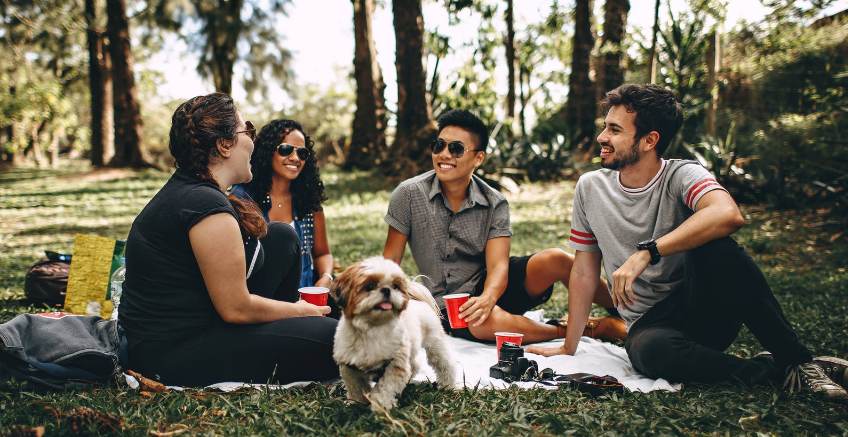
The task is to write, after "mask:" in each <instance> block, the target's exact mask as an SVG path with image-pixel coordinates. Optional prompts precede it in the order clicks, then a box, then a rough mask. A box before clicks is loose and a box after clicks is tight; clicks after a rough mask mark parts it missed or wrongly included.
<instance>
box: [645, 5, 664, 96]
mask: <svg viewBox="0 0 848 437" xmlns="http://www.w3.org/2000/svg"><path fill="white" fill-rule="evenodd" d="M661 1H662V0H657V2H656V3H654V27H653V28H652V29H651V51H650V52H648V70H647V71H648V83H655V82H656V81H657V36H658V35H659V33H660V3H661Z"/></svg>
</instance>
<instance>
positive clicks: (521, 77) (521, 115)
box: [518, 67, 530, 137]
mask: <svg viewBox="0 0 848 437" xmlns="http://www.w3.org/2000/svg"><path fill="white" fill-rule="evenodd" d="M529 75H530V73H529V72H528V71H527V70H526V69H525V68H523V67H519V69H518V91H519V93H520V98H519V101H520V102H521V109H520V110H519V111H518V125H519V126H520V128H521V136H522V137H526V136H527V124H526V121H525V118H526V116H525V114H526V112H527V102H528V101H529V100H530V95H529V91H530V90H529V89H528V90H527V92H525V82H526V83H527V85H526V87H527V88H529V87H530V80H529V78H528V76H529Z"/></svg>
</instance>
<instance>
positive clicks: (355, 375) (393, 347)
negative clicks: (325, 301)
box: [330, 257, 455, 410]
mask: <svg viewBox="0 0 848 437" xmlns="http://www.w3.org/2000/svg"><path fill="white" fill-rule="evenodd" d="M330 293H331V294H332V296H333V298H334V299H335V300H336V302H337V303H338V304H339V306H340V307H341V309H342V317H341V320H340V321H339V326H338V328H337V330H336V336H335V344H334V346H333V358H334V359H335V361H336V363H337V364H338V365H339V371H340V373H341V375H342V379H344V383H345V387H346V388H347V397H348V399H350V400H352V401H356V402H360V403H364V404H368V403H369V400H370V402H371V409H372V410H378V409H383V410H391V409H392V408H394V407H396V406H397V398H398V396H399V395H400V394H401V392H402V391H403V389H404V387H406V385H407V384H408V383H409V381H410V379H412V377H413V376H415V374H417V373H418V364H417V362H416V360H415V356H416V354H417V353H418V350H419V349H420V348H421V347H423V348H424V350H426V352H427V362H428V363H430V366H432V367H433V369H434V370H435V371H436V380H437V382H438V383H439V385H440V386H442V387H452V386H453V385H454V378H455V372H454V366H453V360H452V359H451V357H450V352H449V350H448V345H447V341H446V337H447V336H446V334H445V332H444V330H442V324H441V322H440V320H439V318H440V312H439V309H438V307H437V306H436V302H435V300H433V296H432V295H431V294H430V292H429V291H428V290H427V288H426V287H424V286H423V285H421V284H417V283H415V282H412V281H410V280H409V278H407V277H406V275H404V273H403V270H401V268H400V267H399V266H398V265H397V264H396V263H394V262H393V261H391V260H387V259H384V258H382V257H374V258H368V259H366V260H364V261H362V262H359V263H357V264H354V265H352V266H350V267H349V268H348V269H347V270H345V271H344V272H343V273H342V274H341V275H339V277H338V278H336V280H335V282H333V285H332V288H331V291H330ZM372 382H376V384H375V385H374V387H373V389H372V387H371V383H372ZM369 393H370V395H369Z"/></svg>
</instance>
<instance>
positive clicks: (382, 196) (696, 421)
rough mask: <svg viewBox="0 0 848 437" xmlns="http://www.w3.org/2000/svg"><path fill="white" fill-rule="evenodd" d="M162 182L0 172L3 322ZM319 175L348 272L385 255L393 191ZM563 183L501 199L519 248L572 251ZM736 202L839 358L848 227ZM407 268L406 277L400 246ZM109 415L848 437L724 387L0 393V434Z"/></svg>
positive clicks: (377, 182)
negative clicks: (376, 394)
mask: <svg viewBox="0 0 848 437" xmlns="http://www.w3.org/2000/svg"><path fill="white" fill-rule="evenodd" d="M168 176H169V174H168V173H162V172H159V171H155V170H149V171H144V172H132V171H130V172H127V171H123V170H99V171H96V172H90V169H89V168H88V167H87V166H86V165H84V164H74V165H72V166H69V167H68V168H66V169H63V170H36V169H31V168H30V169H27V168H24V169H11V170H7V171H5V172H2V173H0V199H2V200H0V322H5V321H8V320H10V319H11V318H13V317H14V316H15V315H17V314H20V313H27V312H39V311H45V310H46V308H39V307H35V306H32V305H29V304H27V303H26V302H25V301H24V300H23V297H24V295H23V284H24V277H25V274H26V271H27V269H28V267H29V266H30V265H32V264H33V263H35V262H36V261H37V260H39V259H41V258H42V257H43V254H44V251H45V250H54V251H57V252H67V253H70V252H71V251H72V250H73V241H74V237H75V234H76V233H78V232H79V233H86V234H96V235H101V236H106V237H111V238H118V239H125V238H126V236H127V233H128V232H129V229H130V226H131V224H132V220H133V218H134V217H135V216H136V214H138V212H139V211H141V209H142V208H143V207H144V205H145V204H146V203H147V201H148V200H149V199H150V198H151V197H152V196H153V195H154V194H155V193H156V192H157V191H158V189H159V188H160V187H161V186H162V185H163V184H164V182H165V181H166V180H167V178H168ZM323 177H324V182H325V184H326V187H327V194H328V196H329V197H330V200H329V201H328V203H327V204H326V208H325V211H326V214H327V217H328V226H329V233H330V243H331V247H332V250H333V254H334V255H335V257H336V260H337V262H339V263H340V264H341V265H343V266H347V265H350V264H351V263H353V262H355V261H358V260H361V259H362V258H364V257H367V256H372V255H378V254H380V253H381V252H382V247H383V243H384V242H385V238H386V225H385V223H384V222H383V221H382V217H383V215H384V214H385V212H386V207H387V205H388V199H389V194H390V193H391V190H392V188H393V187H394V184H393V183H391V182H387V181H385V180H384V179H382V178H379V177H373V176H369V175H366V174H345V173H340V172H335V171H326V172H324V175H323ZM572 189H573V183H570V182H563V183H557V184H526V185H522V186H521V189H520V191H519V192H516V193H505V194H507V197H508V198H509V200H510V205H511V213H512V226H513V231H514V234H515V235H514V236H513V239H512V254H513V255H521V254H528V253H532V252H534V251H537V250H539V249H543V248H547V247H565V242H566V239H567V237H568V230H569V224H570V216H571V199H572ZM742 209H743V214H744V215H745V217H746V220H747V221H748V225H747V226H746V227H745V228H744V229H743V230H742V231H740V232H739V233H738V234H737V235H736V238H737V240H738V241H740V242H741V243H742V244H743V245H745V246H746V247H748V248H749V251H750V252H751V255H752V256H753V257H754V258H755V259H756V260H757V262H758V263H759V264H760V266H761V267H762V268H763V271H764V272H765V274H766V277H767V278H768V280H769V282H770V283H771V285H772V287H773V288H774V292H775V294H776V295H777V298H778V300H779V301H780V302H781V304H782V305H783V309H784V311H785V312H786V314H787V317H788V318H789V320H790V321H791V322H792V323H793V325H794V326H795V328H796V330H797V333H798V336H799V337H800V339H801V340H802V341H803V342H804V343H806V344H807V345H808V346H809V347H810V349H811V350H812V352H813V354H814V355H835V356H840V357H843V358H845V357H848V317H846V314H848V311H846V310H848V272H846V262H845V260H846V259H848V237H846V235H848V233H846V234H842V230H840V229H836V228H829V227H828V226H829V225H827V224H825V223H824V222H826V220H825V218H824V217H823V215H824V214H825V213H827V211H824V210H821V211H817V210H797V211H769V210H766V209H764V208H761V207H751V206H743V208H742ZM403 267H404V269H405V270H406V271H407V272H408V273H410V274H412V273H414V272H415V268H414V265H413V263H412V259H411V256H409V255H408V254H407V256H406V257H405V259H404V263H403ZM546 309H547V310H548V311H549V314H553V315H559V314H561V313H563V312H564V311H565V310H566V309H567V299H566V294H565V289H564V287H562V286H561V285H557V288H556V290H555V292H554V298H553V299H552V300H551V302H549V303H548V304H547V305H546ZM750 310H751V311H757V309H756V308H751V309H750ZM598 314H603V311H602V310H599V312H598ZM722 316H723V315H722V314H716V317H722ZM760 350H761V348H760V346H759V344H758V343H757V342H756V340H755V339H754V338H753V337H752V336H751V335H750V334H749V333H748V332H747V331H745V330H744V329H743V333H742V334H741V335H740V337H739V339H738V340H737V342H736V343H735V344H734V345H733V346H732V347H731V350H730V352H732V353H735V354H738V355H740V356H742V357H751V356H753V355H754V354H756V353H757V352H759V351H760ZM293 359H296V357H293ZM493 364H494V363H493ZM83 408H86V409H89V410H91V411H87V410H83ZM110 417H117V418H118V419H120V425H119V428H120V429H119V430H118V431H117V433H118V434H122V435H137V436H148V435H156V436H173V435H178V434H186V435H191V434H203V435H289V434H307V435H424V434H426V435H510V436H512V435H552V434H556V435H559V434H575V435H601V434H604V435H646V434H657V435H704V434H707V435H796V434H801V435H848V404H833V403H828V402H825V401H822V400H820V399H818V398H816V397H814V396H812V395H810V394H806V393H799V394H788V393H785V392H783V391H781V390H774V389H772V388H770V387H754V388H749V387H742V386H738V385H735V384H729V383H728V384H722V385H717V386H703V385H689V386H686V387H685V388H684V389H683V390H682V391H681V392H679V393H665V392H654V393H647V394H641V393H628V394H625V395H621V396H613V397H611V398H607V397H603V398H596V399H593V398H589V397H584V396H582V395H581V394H580V393H578V392H574V391H570V390H565V389H562V390H556V391H547V390H518V389H510V390H504V391H492V390H477V389H467V390H456V391H447V390H439V389H436V388H434V387H431V386H429V385H417V386H410V387H409V388H407V390H406V391H405V392H404V394H403V395H402V397H401V400H400V407H399V408H397V409H396V410H394V411H393V412H392V413H391V416H386V415H380V414H374V413H371V411H370V410H369V409H368V408H367V407H364V406H360V405H346V403H345V401H344V388H343V387H342V386H340V385H339V386H335V387H331V388H327V387H324V386H321V385H318V384H315V385H312V386H309V387H307V388H301V389H292V390H280V391H272V390H249V391H243V392H237V393H225V394H222V393H215V392H204V391H197V390H191V391H186V392H175V391H169V392H164V393H159V394H155V395H144V394H141V393H140V392H138V391H135V390H131V389H127V388H125V387H123V386H115V385H112V386H91V387H88V388H85V389H77V390H69V391H51V390H43V389H40V388H38V387H36V386H33V385H30V384H27V383H19V382H15V381H12V382H11V383H10V384H9V385H7V386H5V387H2V388H0V436H19V435H20V436H23V435H33V436H34V435H37V431H38V430H37V428H38V427H43V430H44V432H45V435H51V436H54V435H77V434H82V435H99V434H107V433H114V431H113V430H112V429H113V428H112V427H110V425H109V423H113V422H111V421H110V420H109V419H110Z"/></svg>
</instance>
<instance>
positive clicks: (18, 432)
mask: <svg viewBox="0 0 848 437" xmlns="http://www.w3.org/2000/svg"><path fill="white" fill-rule="evenodd" d="M2 435H3V436H4V437H42V436H43V435H44V427H43V426H37V427H35V428H30V427H28V426H23V425H12V426H10V427H9V429H7V430H6V432H4V433H3V434H2Z"/></svg>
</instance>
